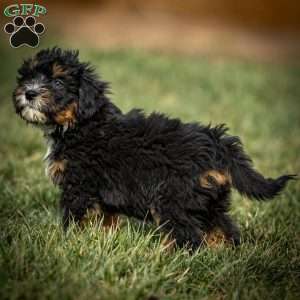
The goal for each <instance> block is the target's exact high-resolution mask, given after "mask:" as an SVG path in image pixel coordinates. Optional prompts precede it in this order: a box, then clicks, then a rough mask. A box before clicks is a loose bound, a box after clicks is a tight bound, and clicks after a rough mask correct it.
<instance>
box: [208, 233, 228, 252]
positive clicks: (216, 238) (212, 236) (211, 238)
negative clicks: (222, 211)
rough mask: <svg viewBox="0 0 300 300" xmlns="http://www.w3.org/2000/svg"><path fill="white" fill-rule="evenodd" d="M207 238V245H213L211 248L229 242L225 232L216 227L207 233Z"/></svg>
mask: <svg viewBox="0 0 300 300" xmlns="http://www.w3.org/2000/svg"><path fill="white" fill-rule="evenodd" d="M205 240H206V244H207V246H208V247H211V248H217V247H219V246H220V245H222V244H224V243H227V239H226V237H225V234H224V233H223V231H221V229H219V228H216V229H214V230H212V231H211V232H209V233H208V234H207V236H206V238H205Z"/></svg>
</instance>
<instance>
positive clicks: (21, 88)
mask: <svg viewBox="0 0 300 300" xmlns="http://www.w3.org/2000/svg"><path fill="white" fill-rule="evenodd" d="M24 92H25V90H24V87H22V86H19V87H18V88H17V89H16V92H15V95H16V96H21V95H23V94H24Z"/></svg>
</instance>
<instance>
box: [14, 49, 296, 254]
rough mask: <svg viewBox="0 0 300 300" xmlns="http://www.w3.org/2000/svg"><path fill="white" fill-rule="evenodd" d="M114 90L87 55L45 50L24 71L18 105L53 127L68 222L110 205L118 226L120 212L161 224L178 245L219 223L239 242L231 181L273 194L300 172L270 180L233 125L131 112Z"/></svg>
mask: <svg viewBox="0 0 300 300" xmlns="http://www.w3.org/2000/svg"><path fill="white" fill-rule="evenodd" d="M107 91H108V84H107V83H106V82H104V81H102V80H100V79H99V78H98V77H97V76H96V75H95V73H94V71H93V69H92V68H91V67H90V65H89V64H86V63H80V62H79V61H78V52H73V51H62V50H61V49H58V48H53V49H50V50H42V51H40V52H39V53H38V54H37V55H36V56H35V57H34V58H32V59H28V60H27V61H25V62H24V64H23V65H22V67H21V68H20V69H19V78H18V87H17V88H16V90H15V92H14V97H13V99H14V105H15V108H16V111H17V113H18V114H19V115H20V116H21V117H22V118H23V119H24V120H26V121H27V122H29V123H32V124H35V125H37V126H38V127H40V128H41V129H42V130H43V131H44V134H45V137H46V139H47V142H48V152H47V154H46V157H45V160H46V163H47V167H46V170H47V173H48V175H49V176H50V178H51V179H52V181H53V182H54V183H55V184H56V185H58V186H59V187H60V188H61V190H62V196H61V201H60V204H61V208H62V210H63V224H64V226H65V228H67V227H68V224H69V222H70V220H71V219H74V221H75V222H78V223H80V222H81V221H82V220H83V219H84V216H85V214H86V212H87V211H88V210H89V209H93V208H101V211H102V213H103V214H104V216H105V218H107V219H108V220H109V222H110V223H112V222H113V216H115V215H118V214H124V215H126V216H129V217H135V218H138V219H141V220H149V221H154V222H156V224H157V225H160V228H161V229H162V230H163V231H164V232H166V233H169V234H170V236H171V237H172V239H175V240H176V243H177V244H178V245H179V246H183V245H186V244H188V245H189V246H191V247H192V248H193V249H195V248H197V247H199V246H200V245H201V244H202V243H203V241H204V239H205V236H206V234H208V233H210V232H211V231H212V230H213V229H215V228H216V227H218V228H219V229H221V230H222V231H223V233H224V235H225V237H226V238H227V239H228V240H230V241H231V242H233V243H234V244H239V242H240V234H239V230H238V228H237V226H236V225H235V224H234V223H233V222H232V220H231V219H230V217H229V215H228V211H229V208H230V201H229V193H230V189H231V187H234V188H235V189H237V190H238V191H239V192H240V193H241V194H243V195H246V196H247V197H250V198H255V199H259V200H266V199H270V198H273V197H274V196H276V195H277V194H278V193H279V192H280V191H281V190H282V189H283V188H284V186H285V184H286V182H287V181H288V180H289V179H292V178H293V175H285V176H281V177H279V178H277V179H266V178H264V177H263V176H262V175H261V174H259V173H258V172H257V171H255V170H254V169H253V167H252V163H251V159H250V158H249V156H247V155H246V154H245V152H244V151H243V148H242V144H241V142H240V140H239V138H238V137H233V136H230V135H227V133H226V132H227V128H226V127H225V126H224V125H219V126H216V127H211V126H203V125H201V124H197V123H189V124H184V123H182V122H181V121H180V120H179V119H169V118H168V117H166V116H164V115H163V114H158V113H152V114H150V115H149V116H145V115H144V113H143V112H142V111H140V110H132V111H130V112H129V113H127V114H124V113H122V112H121V111H120V109H119V108H117V107H116V106H115V105H114V104H112V103H111V102H110V100H109V98H108V97H107Z"/></svg>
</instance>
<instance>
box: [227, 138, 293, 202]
mask: <svg viewBox="0 0 300 300" xmlns="http://www.w3.org/2000/svg"><path fill="white" fill-rule="evenodd" d="M221 143H222V145H223V146H225V147H224V148H225V151H226V152H227V153H226V154H227V155H228V159H229V172H230V175H231V180H232V185H233V187H234V188H235V189H237V190H238V191H239V192H240V193H241V194H242V195H245V196H247V197H249V198H254V199H257V200H268V199H272V198H273V197H275V196H276V195H278V194H279V193H280V192H281V191H282V190H283V188H284V187H285V185H286V183H287V182H288V181H289V180H291V179H296V175H283V176H280V177H278V178H276V179H272V178H265V177H264V176H263V175H261V174H260V173H258V172H257V171H256V170H255V169H254V168H253V165H252V161H251V159H250V157H249V156H248V155H247V154H245V152H244V150H243V147H242V143H241V141H240V140H239V138H238V137H232V136H226V135H225V136H223V137H222V138H221Z"/></svg>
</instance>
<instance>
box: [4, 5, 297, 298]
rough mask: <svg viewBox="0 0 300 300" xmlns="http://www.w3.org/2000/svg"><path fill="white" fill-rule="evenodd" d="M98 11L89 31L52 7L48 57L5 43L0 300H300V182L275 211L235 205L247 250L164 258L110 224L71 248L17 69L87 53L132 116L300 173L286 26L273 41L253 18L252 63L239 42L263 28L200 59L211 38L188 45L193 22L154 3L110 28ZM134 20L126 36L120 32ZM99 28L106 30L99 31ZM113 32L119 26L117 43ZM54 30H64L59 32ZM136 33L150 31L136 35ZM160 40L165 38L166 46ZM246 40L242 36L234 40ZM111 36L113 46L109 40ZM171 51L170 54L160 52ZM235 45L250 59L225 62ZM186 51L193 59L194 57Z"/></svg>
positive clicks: (268, 166) (154, 235) (82, 21)
mask: <svg viewBox="0 0 300 300" xmlns="http://www.w3.org/2000/svg"><path fill="white" fill-rule="evenodd" d="M104 2H105V1H104ZM104 2H103V1H101V3H104ZM121 2H122V1H121ZM87 3H90V2H87ZM93 3H94V4H91V5H92V6H91V7H92V10H94V15H91V16H90V20H92V21H91V23H89V21H88V19H87V18H86V16H87V14H86V10H85V9H84V6H82V5H81V6H80V5H79V6H75V4H74V9H73V11H72V12H73V13H74V15H75V16H76V17H74V15H72V13H71V12H70V9H69V10H68V11H69V14H68V15H66V16H64V18H63V17H62V15H63V12H64V10H63V8H62V7H65V6H62V7H61V8H60V9H59V10H56V9H55V8H54V6H51V5H50V4H49V10H48V15H47V16H45V17H41V18H43V19H41V20H43V22H44V23H45V24H46V25H47V30H48V31H47V32H46V34H45V35H47V36H45V37H44V36H43V37H42V39H41V45H40V46H39V48H38V49H29V48H26V47H21V48H19V49H12V48H10V47H9V45H8V42H7V40H8V37H7V36H6V34H5V33H4V32H2V34H1V41H0V57H1V70H0V128H1V129H0V241H1V242H0V299H101V300H102V299H104V300H106V299H107V300H108V299H109V300H111V299H124V300H125V299H126V300H131V299H149V300H150V299H152V300H153V299H178V300H182V299H262V298H266V299H299V297H300V288H299V280H300V237H299V232H300V202H299V200H300V185H299V182H293V183H291V184H290V185H289V187H288V188H287V189H286V191H285V192H284V193H283V194H282V195H281V196H279V197H278V198H277V199H276V200H274V201H272V202H270V203H265V204H263V203H257V202H250V201H248V200H245V199H242V197H241V196H239V195H238V194H236V193H233V207H232V214H233V217H234V219H235V220H236V221H237V222H238V223H239V224H240V225H241V231H242V238H243V244H242V246H241V247H239V248H238V249H231V248H228V247H227V246H225V245H222V244H220V245H219V246H218V247H216V248H212V247H211V248H207V249H204V250H201V251H200V252H199V253H196V254H194V255H192V256H190V255H188V253H187V252H186V251H184V250H178V251H176V252H167V251H165V250H164V248H163V246H162V245H161V243H160V242H161V241H160V239H161V238H160V236H159V234H158V232H157V231H156V230H155V228H154V227H153V226H151V225H146V224H141V223H138V222H136V221H134V220H126V219H125V220H124V224H123V226H122V228H121V229H120V230H119V231H117V232H103V231H102V229H101V226H100V225H99V224H90V225H89V226H87V228H85V229H84V230H79V229H78V228H75V227H73V228H72V229H71V230H70V231H69V233H68V234H67V235H64V234H63V232H62V230H61V226H60V216H59V211H58V198H59V191H58V190H57V189H56V188H54V187H53V185H52V184H51V183H50V181H49V180H48V179H47V178H46V177H45V175H44V165H43V161H42V160H43V155H44V153H45V148H46V147H45V143H44V141H43V138H42V134H41V132H39V131H38V130H37V129H35V128H32V127H30V126H26V124H25V123H24V122H22V121H21V120H19V118H18V117H17V116H16V115H15V113H14V110H13V107H12V103H11V94H12V90H13V88H14V86H15V77H16V71H17V68H18V67H19V65H20V64H21V62H22V59H23V58H25V57H28V56H29V55H32V54H33V53H35V52H36V51H38V50H39V49H40V48H44V47H48V46H54V45H59V46H63V47H69V48H74V47H76V48H79V49H80V57H81V59H82V60H84V61H90V62H91V63H92V64H93V65H94V66H95V67H96V70H97V72H99V74H101V75H102V77H103V78H104V79H106V80H108V81H110V82H111V83H112V91H113V94H112V99H113V101H114V102H115V103H116V104H117V105H119V106H120V107H121V108H122V110H124V111H128V110H130V109H132V108H133V107H139V108H142V109H144V110H145V111H146V112H151V111H153V110H156V111H161V112H164V113H166V114H168V115H170V116H174V117H180V118H182V119H183V120H184V121H199V122H203V123H208V122H211V123H212V124H216V123H227V125H228V126H229V127H230V128H231V133H232V134H234V135H239V136H240V137H241V138H242V140H243V142H244V144H245V148H246V150H247V152H248V153H249V154H250V155H251V157H252V158H253V160H254V162H255V165H256V167H257V168H258V169H259V170H260V171H262V172H263V173H264V174H265V175H266V176H277V175H279V174H281V173H284V172H287V173H299V170H300V156H299V150H300V139H299V129H300V104H299V99H300V82H299V78H300V66H299V64H298V63H297V60H296V57H297V55H298V53H297V51H295V49H297V48H296V47H291V48H288V49H292V51H290V50H286V48H285V46H280V45H282V44H284V41H286V36H289V37H290V36H292V37H294V36H295V35H296V36H297V34H298V33H297V32H298V31H297V26H295V24H294V23H290V25H289V26H287V25H286V26H282V29H284V30H283V33H282V30H278V26H279V27H280V26H281V25H280V24H283V23H282V22H283V21H281V23H280V22H279V21H277V22H276V24H277V25H276V26H277V27H276V26H275V25H272V24H271V23H272V22H271V23H270V22H269V21H267V20H266V19H264V17H263V18H262V22H261V23H260V22H259V21H257V20H258V19H257V18H258V17H257V18H256V19H255V18H254V20H256V22H254V24H256V26H254V27H256V29H255V30H257V26H258V27H259V28H260V30H258V31H259V32H260V33H259V34H258V35H256V34H255V37H254V41H255V45H259V46H255V47H254V50H255V51H254V50H253V44H252V43H251V42H252V41H253V39H252V38H251V39H250V40H249V39H248V38H246V39H244V38H243V39H239V37H241V36H242V37H243V36H244V34H245V35H246V36H248V33H247V32H249V31H248V30H254V27H252V26H250V25H249V24H248V23H247V22H246V23H244V24H242V25H243V26H242V27H236V26H238V25H237V22H231V24H234V30H233V31H232V27H230V28H231V29H230V30H229V31H225V32H227V33H226V34H225V36H227V37H228V36H230V38H224V39H218V38H216V37H220V36H223V35H222V34H223V33H222V34H221V35H220V34H219V33H218V34H217V35H215V33H214V32H216V31H215V27H214V29H208V30H207V31H205V32H206V33H207V34H208V36H209V39H211V40H212V41H213V44H214V45H216V46H214V47H213V48H212V47H211V45H210V46H208V47H206V46H205V47H204V48H203V45H204V44H205V43H204V42H203V39H202V42H201V38H202V37H201V35H202V33H203V31H201V30H200V29H199V28H200V27H201V26H200V25H195V26H194V25H191V24H189V22H188V21H187V23H185V21H184V24H187V25H186V26H187V27H185V28H184V30H183V31H180V28H179V27H182V26H181V25H182V24H183V22H182V21H180V22H179V23H178V18H179V19H180V20H182V18H183V17H182V16H180V17H178V14H180V13H181V11H182V10H179V11H178V10H176V9H175V11H176V13H175V15H173V14H172V15H169V14H168V15H164V14H165V12H164V11H165V10H170V9H169V6H165V8H163V9H162V8H159V7H161V6H160V5H161V4H157V3H159V2H157V1H155V3H156V6H155V5H154V6H151V7H150V8H151V9H150V10H149V6H148V8H147V9H146V10H144V12H143V10H142V9H141V8H140V6H139V5H138V4H135V5H134V3H136V2H135V1H128V2H126V1H125V2H122V3H123V4H122V5H123V6H125V8H126V9H124V10H125V11H126V14H125V13H122V10H118V11H113V13H111V14H107V15H105V13H104V11H105V10H104V7H106V6H105V5H104V6H103V5H102V6H99V7H98V10H97V12H98V13H99V14H100V15H101V17H103V16H107V19H106V21H105V22H104V21H103V20H102V18H101V20H102V21H101V20H100V19H99V15H97V14H96V13H95V12H96V10H95V6H94V5H96V4H95V2H93ZM99 3H100V2H99ZM106 3H107V2H106ZM128 3H129V4H130V3H131V4H130V5H129V4H128ZM132 3H133V4H132ZM166 3H167V1H166ZM176 3H177V2H176ZM190 3H195V2H193V1H191V2H190ZM45 5H46V6H47V4H45ZM66 5H67V4H66ZM191 5H192V4H191ZM253 5H254V4H253ZM70 7H72V5H71V6H69V8H70ZM96 7H97V5H96ZM118 7H119V6H118ZM128 7H129V8H128ZM155 7H156V8H155ZM157 7H158V8H159V9H158V8H157ZM93 8H94V9H93ZM102 8H103V10H102ZM192 8H193V9H194V8H195V7H194V6H192ZM252 8H254V6H253V7H252ZM89 9H91V8H89ZM157 9H158V10H159V17H157V18H153V20H154V21H153V20H152V19H151V18H148V19H147V18H144V16H145V14H148V13H149V11H151V12H152V11H153V10H155V11H157ZM193 9H192V10H193ZM256 10H257V9H256ZM258 10H259V9H258ZM76 11H77V12H78V14H76ZM128 11H129V16H128ZM172 11H174V9H172ZM186 11H188V10H186V9H185V10H184V14H187V12H186ZM196 11H197V10H196ZM110 12H111V10H110ZM282 12H283V14H284V9H282ZM162 13H163V15H162ZM153 14H154V15H155V16H157V14H156V13H153ZM54 15H55V16H56V17H57V18H56V17H55V18H54ZM187 15H188V14H187ZM212 15H214V14H212ZM97 16H98V17H97ZM112 16H113V17H114V18H112ZM116 16H123V17H120V19H116V18H115V17H116ZM133 16H134V17H133ZM77 17H78V18H77ZM132 18H133V19H134V21H132V20H133V19H132ZM143 18H144V19H143ZM173 18H175V19H176V22H175V21H173V20H174V19H173ZM193 18H196V19H197V16H196V17H193ZM226 18H227V19H228V18H229V17H226ZM226 18H225V19H226ZM231 18H232V17H231ZM274 18H275V17H274ZM276 18H277V20H280V19H278V17H276ZM276 18H275V19H276ZM291 18H292V17H291ZM170 19H172V21H170ZM187 19H190V17H189V16H188V17H187ZM187 19H186V18H185V19H184V20H187ZM227 19H226V20H227ZM229 19H230V18H229ZM107 20H108V21H107ZM119 20H121V21H120V22H121V23H120V22H119ZM125 20H126V22H128V23H122V21H124V22H125ZM130 20H131V21H130ZM142 20H143V21H142ZM149 20H150V21H149ZM157 20H160V21H159V22H162V23H159V22H158V24H159V26H158V27H154V29H155V30H154V29H153V28H152V31H151V32H152V34H151V36H150V37H149V39H148V38H147V34H145V33H149V31H148V30H149V28H148V27H147V26H149V25H151V24H153V23H155V21H157ZM168 20H169V21H168ZM222 20H223V19H222ZM264 20H265V21H264ZM291 20H294V19H293V18H292V19H291ZM1 21H5V20H4V19H2V20H1ZM6 21H7V20H6ZM76 22H78V24H76ZM101 22H103V23H101ZM118 22H119V23H118ZM195 22H196V21H195ZM222 22H223V21H222ZM222 22H221V23H220V24H223V23H222ZM98 23H99V24H103V26H104V24H106V25H107V26H106V27H101V26H100V27H99V26H98V27H97V26H96V25H97V24H98ZM114 23H115V24H118V26H116V25H114V26H116V27H115V29H111V28H110V25H111V24H114ZM242 23H243V22H242ZM266 23H268V24H269V23H270V24H271V25H270V26H269V25H268V26H266V25H264V24H266ZM55 24H59V26H58V27H59V28H58V31H56V30H57V27H55ZM63 24H64V25H65V27H66V28H65V27H64V26H62V25H63ZM68 24H69V25H68ZM137 24H138V25H139V26H137ZM163 24H165V26H166V27H164V25H163ZM170 24H171V25H170ZM247 24H248V25H247ZM284 24H287V23H284ZM85 25H86V26H85ZM127 25H128V26H127ZM176 26H177V27H176ZM178 26H179V27H178ZM198 26H200V27H198ZM224 26H225V25H224ZM274 26H275V27H274ZM135 27H140V28H141V29H140V31H139V32H137V31H135V30H133V29H132V30H131V29H130V28H135ZM146 27H147V28H146ZM221 27H222V26H221ZM91 28H94V29H95V30H96V32H92V34H91V36H88V35H87V34H86V33H87V32H86V30H88V29H91ZM120 28H122V30H121V29H120ZM124 28H129V29H130V30H129V29H128V31H126V30H125V29H124ZM143 28H144V29H143ZM160 28H162V29H163V28H168V29H167V30H166V31H165V33H164V34H162V35H161V34H160V33H161V32H162V31H163V30H162V31H160V30H159V29H160ZM170 28H171V32H175V33H176V31H177V30H178V31H180V33H181V34H183V35H181V36H180V37H181V38H183V40H181V39H180V38H178V40H177V41H176V42H172V43H171V42H170V41H173V40H174V36H175V35H173V34H171V33H170ZM201 28H202V27H201ZM208 28H211V27H208ZM226 28H227V27H226ZM241 28H242V29H241ZM245 28H247V29H245ZM272 28H273V29H272ZM289 28H293V29H294V30H292V31H293V33H291V32H292V31H291V30H289ZM110 30H112V31H110ZM199 30H200V31H199ZM245 30H246V31H245ZM266 30H267V31H268V32H271V37H270V34H268V35H267V36H268V37H269V38H270V39H271V40H272V43H271V44H270V45H275V49H272V51H271V52H268V50H269V49H270V46H267V47H265V44H264V43H263V42H262V40H264V38H263V39H262V38H261V37H262V35H261V32H265V31H266ZM117 31H118V32H120V33H119V34H117V33H116V32H117ZM89 32H91V31H90V30H89ZM222 32H223V31H222ZM236 32H240V34H239V35H238V36H239V37H236V38H234V36H235V33H236ZM276 32H278V34H279V35H278V36H277V34H275V33H276ZM184 33H187V36H188V37H187V38H184V36H185V35H184ZM109 34H111V35H112V37H113V39H112V40H108V39H107V37H108V36H109ZM282 34H283V35H282ZM274 35H275V36H276V38H275V42H274V40H273V38H272V37H273V36H274ZM141 36H143V39H139V37H141ZM120 37H121V39H120ZM123 37H125V38H123ZM158 37H159V38H158ZM165 37H168V39H167V41H168V42H167V43H165V42H161V41H166V39H165ZM102 38H103V39H102ZM136 40H138V41H139V43H136ZM195 40H196V42H193V41H195ZM289 41H290V42H289V43H291V44H289V45H297V42H295V39H294V38H292V39H291V40H290V39H289ZM156 42H157V43H156ZM231 42H233V44H234V43H235V45H237V44H239V45H240V44H243V42H245V44H244V46H243V47H244V49H246V48H249V49H250V51H248V50H247V51H246V52H245V51H240V50H239V51H236V49H237V48H238V49H241V48H240V47H233V48H230V47H229V48H228V47H227V48H226V45H227V43H229V44H230V43H231ZM265 42H266V44H268V41H267V40H266V41H265ZM215 43H216V44H215ZM181 44H183V46H184V47H183V46H182V45H181ZM223 44H224V46H225V47H222V45H223ZM153 45H155V47H152V46H153ZM201 45H202V46H201ZM205 45H207V44H205ZM189 47H190V48H191V49H193V51H184V50H185V49H186V48H189ZM251 47H252V50H251ZM281 47H282V48H281ZM271 48H272V47H271ZM257 49H258V50H257ZM284 49H285V50H284ZM202 50H203V51H202ZM210 50H211V51H210ZM283 53H284V54H283ZM191 54H192V55H191ZM269 58H271V59H269ZM270 62H271V63H270Z"/></svg>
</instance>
